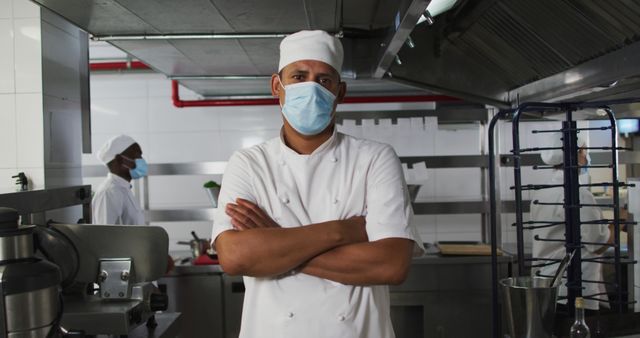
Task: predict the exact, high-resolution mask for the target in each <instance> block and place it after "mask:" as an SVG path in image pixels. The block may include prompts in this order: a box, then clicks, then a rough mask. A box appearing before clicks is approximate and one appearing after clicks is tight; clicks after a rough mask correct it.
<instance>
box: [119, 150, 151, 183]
mask: <svg viewBox="0 0 640 338" xmlns="http://www.w3.org/2000/svg"><path fill="white" fill-rule="evenodd" d="M123 157H124V158H126V159H128V160H129V161H132V162H134V163H135V164H136V167H135V168H133V169H131V168H129V174H130V175H131V178H133V179H134V180H137V179H139V178H142V177H145V176H147V174H148V169H149V167H148V165H147V161H145V159H144V158H136V159H135V160H133V159H131V158H128V157H126V156H123Z"/></svg>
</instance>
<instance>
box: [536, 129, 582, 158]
mask: <svg viewBox="0 0 640 338" xmlns="http://www.w3.org/2000/svg"><path fill="white" fill-rule="evenodd" d="M561 137H562V136H561V134H559V133H558V134H557V136H556V137H555V138H554V140H553V144H552V145H550V146H549V147H554V148H557V147H562V140H561ZM586 146H587V137H586V135H585V133H584V132H583V133H578V147H586ZM540 157H542V161H543V162H544V163H546V164H548V165H558V164H562V162H564V153H563V151H562V149H553V150H544V151H542V153H540Z"/></svg>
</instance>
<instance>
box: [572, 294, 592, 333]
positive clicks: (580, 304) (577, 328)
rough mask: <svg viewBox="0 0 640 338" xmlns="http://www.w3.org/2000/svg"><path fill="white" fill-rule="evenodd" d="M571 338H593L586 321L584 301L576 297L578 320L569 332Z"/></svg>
mask: <svg viewBox="0 0 640 338" xmlns="http://www.w3.org/2000/svg"><path fill="white" fill-rule="evenodd" d="M569 337H570V338H591V334H590V333H589V327H588V326H587V323H586V322H585V321H584V299H583V298H582V297H576V320H575V321H574V322H573V325H571V331H569Z"/></svg>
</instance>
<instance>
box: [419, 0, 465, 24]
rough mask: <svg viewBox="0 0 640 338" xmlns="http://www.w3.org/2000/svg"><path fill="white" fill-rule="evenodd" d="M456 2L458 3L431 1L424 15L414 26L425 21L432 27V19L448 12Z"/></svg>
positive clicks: (441, 0)
mask: <svg viewBox="0 0 640 338" xmlns="http://www.w3.org/2000/svg"><path fill="white" fill-rule="evenodd" d="M456 2H458V0H432V1H431V2H430V3H429V5H428V6H427V9H426V10H425V11H424V14H422V15H421V16H420V18H419V19H418V22H417V23H416V25H419V24H421V23H423V22H425V21H427V23H428V24H429V25H432V24H433V18H434V17H436V16H438V15H440V14H442V13H444V12H446V11H448V10H450V9H451V8H452V7H453V6H455V4H456Z"/></svg>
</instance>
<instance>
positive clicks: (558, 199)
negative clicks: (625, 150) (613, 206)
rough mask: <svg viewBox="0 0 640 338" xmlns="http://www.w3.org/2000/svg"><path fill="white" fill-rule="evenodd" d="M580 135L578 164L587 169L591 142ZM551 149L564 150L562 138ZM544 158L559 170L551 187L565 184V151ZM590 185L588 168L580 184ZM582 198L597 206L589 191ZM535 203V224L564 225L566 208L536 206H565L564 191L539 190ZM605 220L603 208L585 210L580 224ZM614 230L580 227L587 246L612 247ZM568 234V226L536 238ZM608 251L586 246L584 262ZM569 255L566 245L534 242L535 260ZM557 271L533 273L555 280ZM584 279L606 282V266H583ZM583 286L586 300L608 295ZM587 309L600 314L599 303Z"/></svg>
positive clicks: (600, 289) (553, 266) (597, 286)
mask: <svg viewBox="0 0 640 338" xmlns="http://www.w3.org/2000/svg"><path fill="white" fill-rule="evenodd" d="M578 135H579V137H578V146H579V147H580V150H579V151H578V164H579V165H581V166H584V165H587V164H588V163H589V157H588V153H587V149H584V148H585V147H586V146H587V142H586V139H585V138H584V137H582V136H581V135H580V134H578ZM551 147H562V141H561V139H560V137H559V136H558V137H557V138H556V139H554V144H553V145H552V146H551ZM541 157H542V160H543V161H544V162H545V163H546V164H548V165H552V166H555V167H556V168H555V169H554V170H553V177H552V179H551V182H549V184H563V182H564V172H563V169H562V165H563V161H564V160H563V152H562V150H559V149H556V150H546V151H543V152H542V153H541ZM587 181H588V173H587V168H581V174H580V182H581V183H582V184H584V183H586V182H587ZM579 198H580V204H591V205H594V204H596V201H595V198H594V197H593V194H592V193H591V192H590V191H589V190H588V189H587V188H586V187H580V189H579ZM531 201H532V203H531V215H530V217H531V220H532V221H546V222H564V208H563V207H562V205H540V204H535V203H534V202H535V201H539V202H543V203H563V202H564V191H563V188H562V187H558V188H551V189H542V190H538V191H536V192H535V193H534V194H533V195H532V198H531ZM602 218H603V217H602V211H601V210H600V208H599V207H594V206H585V207H582V208H580V221H591V220H601V219H602ZM610 229H611V227H610V226H609V225H608V224H599V225H595V224H590V225H582V226H581V227H580V230H581V240H582V241H583V242H592V243H611V242H612V240H613V234H612V232H611V230H610ZM564 233H565V227H564V225H558V226H552V227H546V228H539V229H535V230H533V235H534V236H536V235H537V236H539V237H540V238H543V239H560V240H564V239H565V236H564ZM606 249H607V247H606V246H599V245H598V246H596V245H585V246H584V248H583V249H582V258H583V259H585V258H586V259H588V258H595V257H599V256H600V255H601V254H602V253H603V252H604V251H605V250H606ZM565 254H566V249H565V246H564V242H546V241H537V240H534V241H533V257H537V258H552V259H562V258H563V257H564V256H565ZM557 269H558V264H557V263H556V264H551V265H547V266H545V267H541V268H536V269H533V273H534V275H535V274H536V273H537V272H538V271H539V273H541V274H543V275H547V276H553V274H554V273H555V271H556V270H557ZM582 278H583V279H584V280H591V281H602V280H603V278H602V264H599V263H593V262H583V263H582ZM582 286H583V290H582V295H583V296H591V295H594V294H598V293H602V292H605V288H604V286H603V285H602V284H596V283H583V284H582ZM559 295H560V296H566V295H567V289H566V287H565V285H564V283H562V286H561V287H560V290H559ZM597 297H598V298H602V299H606V295H599V296H597ZM559 303H562V304H566V300H561V301H559ZM585 308H586V309H588V310H598V309H599V302H598V301H596V300H591V299H585Z"/></svg>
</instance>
